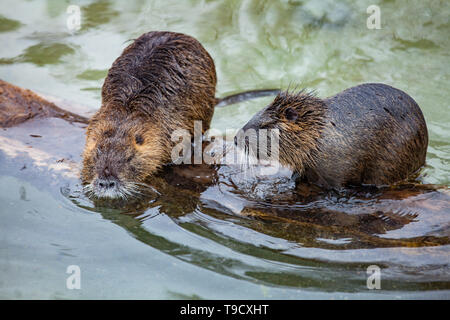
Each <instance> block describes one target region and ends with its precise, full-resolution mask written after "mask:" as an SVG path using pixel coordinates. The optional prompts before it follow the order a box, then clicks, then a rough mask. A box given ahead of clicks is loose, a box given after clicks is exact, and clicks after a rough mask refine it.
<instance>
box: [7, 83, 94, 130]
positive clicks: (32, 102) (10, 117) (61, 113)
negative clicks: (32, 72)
mask: <svg viewBox="0 0 450 320" xmlns="http://www.w3.org/2000/svg"><path fill="white" fill-rule="evenodd" d="M35 118H61V119H64V120H66V121H69V122H80V123H88V121H89V119H88V118H86V117H83V116H80V115H78V114H75V113H72V112H70V111H67V110H64V109H61V108H59V107H58V106H56V105H55V104H54V103H52V102H50V101H47V100H46V99H44V98H42V97H40V96H39V95H37V94H36V93H34V92H32V91H31V90H27V89H22V88H19V87H17V86H15V85H12V84H10V83H8V82H6V81H3V80H0V127H2V128H8V127H13V126H16V125H18V124H21V123H23V122H25V121H27V120H30V119H35Z"/></svg>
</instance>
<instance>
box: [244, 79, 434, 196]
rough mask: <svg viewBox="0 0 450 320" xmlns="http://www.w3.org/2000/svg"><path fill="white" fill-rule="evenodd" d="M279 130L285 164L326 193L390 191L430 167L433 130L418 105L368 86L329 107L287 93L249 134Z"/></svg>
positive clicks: (327, 103)
mask: <svg viewBox="0 0 450 320" xmlns="http://www.w3.org/2000/svg"><path fill="white" fill-rule="evenodd" d="M250 128H252V129H255V130H258V129H263V128H264V129H279V160H280V163H281V164H284V165H287V166H290V167H291V168H292V169H293V170H294V172H295V173H296V174H295V175H296V177H297V181H298V182H307V183H313V184H317V185H319V186H321V187H324V188H341V187H345V186H353V185H363V184H369V185H388V184H392V183H395V182H398V181H400V180H404V179H406V178H408V177H409V176H410V175H411V174H412V173H414V172H416V171H417V170H418V169H419V168H420V167H421V166H422V165H423V164H424V163H425V156H426V152H427V145H428V134H427V127H426V124H425V120H424V117H423V115H422V112H421V110H420V108H419V106H418V105H417V103H416V102H415V101H414V100H413V99H412V98H411V97H410V96H409V95H407V94H406V93H405V92H403V91H401V90H399V89H395V88H393V87H391V86H388V85H385V84H378V83H367V84H362V85H358V86H356V87H352V88H349V89H347V90H344V91H343V92H341V93H338V94H336V95H335V96H332V97H330V98H327V99H320V98H318V97H316V96H314V95H313V94H310V93H306V92H305V91H301V92H299V93H296V94H293V93H289V92H283V93H280V94H279V95H278V96H277V97H276V98H275V100H274V101H273V102H272V103H271V104H270V105H269V106H267V107H266V108H264V109H263V110H261V111H260V112H259V113H257V114H256V115H255V116H254V117H253V118H252V119H251V120H250V121H249V122H248V123H247V124H246V125H245V126H244V128H243V130H247V129H250Z"/></svg>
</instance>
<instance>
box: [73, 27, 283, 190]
mask: <svg viewBox="0 0 450 320" xmlns="http://www.w3.org/2000/svg"><path fill="white" fill-rule="evenodd" d="M215 88H216V71H215V66H214V61H213V59H212V58H211V57H210V55H209V54H208V52H207V51H206V50H205V49H204V48H203V46H202V45H201V44H200V43H199V42H198V41H197V40H196V39H194V38H192V37H190V36H187V35H184V34H181V33H173V32H149V33H145V34H143V35H142V36H140V37H139V38H138V39H136V40H135V41H134V42H133V43H132V44H131V45H129V46H128V47H127V48H126V49H125V50H124V51H123V53H122V54H121V56H120V57H119V58H117V59H116V61H115V62H114V63H113V65H112V67H111V68H110V70H109V72H108V75H107V77H106V79H105V82H104V84H103V87H102V106H101V108H100V110H99V111H98V112H97V113H96V114H95V115H94V116H93V118H92V119H91V121H90V123H89V126H88V129H87V133H86V135H87V137H86V146H85V150H84V153H83V169H82V172H81V179H82V181H83V184H84V185H85V189H86V190H87V191H88V193H89V194H90V195H91V196H94V197H98V198H118V197H119V198H127V197H128V196H130V195H133V194H135V193H136V192H138V191H137V190H138V189H139V186H142V187H145V184H144V183H143V182H144V180H145V179H146V178H147V177H149V176H150V175H152V174H154V173H156V172H157V171H158V170H159V169H160V168H161V167H162V166H163V165H165V164H169V163H170V162H171V150H172V147H173V146H174V145H175V143H174V142H173V141H171V134H172V132H173V131H174V130H176V129H178V130H187V131H188V132H189V133H190V134H191V136H193V132H194V121H202V133H204V132H205V131H206V130H207V129H208V128H209V125H210V122H211V118H212V116H213V112H214V107H215V105H217V104H219V105H221V106H223V105H226V104H230V103H234V102H237V101H240V100H243V99H245V98H248V97H247V96H246V95H245V94H246V93H244V94H237V95H233V96H230V97H227V98H224V99H216V98H215ZM278 91H279V90H259V91H254V92H253V97H260V96H266V95H271V94H274V93H278Z"/></svg>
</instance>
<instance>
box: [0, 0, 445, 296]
mask: <svg viewBox="0 0 450 320" xmlns="http://www.w3.org/2000/svg"><path fill="white" fill-rule="evenodd" d="M70 4H78V5H79V6H80V8H81V14H82V24H81V29H80V30H79V31H76V32H69V30H68V29H67V24H66V20H67V18H68V14H67V12H66V9H67V6H68V5H70ZM371 4H373V1H341V2H335V1H175V0H174V1H137V0H136V1H80V2H77V1H72V2H68V1H51V0H48V1H33V2H31V1H2V6H1V7H0V43H1V46H0V78H1V79H3V80H6V81H9V82H11V83H14V84H17V85H19V86H22V87H26V88H30V89H32V90H35V91H37V92H40V93H42V94H44V95H49V96H53V97H56V98H57V99H59V100H58V102H59V103H60V104H61V105H63V106H66V107H70V108H71V109H72V110H73V111H75V112H79V113H82V114H85V115H91V114H92V113H93V112H95V111H96V110H97V109H98V108H99V105H100V88H101V85H102V83H103V79H104V77H105V75H106V73H107V70H108V68H109V67H110V66H111V63H112V62H113V60H114V59H115V58H116V57H117V56H119V55H120V53H121V51H122V50H123V48H124V47H125V46H126V45H127V44H128V43H129V42H128V41H129V40H130V39H133V38H136V37H138V36H139V35H140V34H142V33H144V32H147V31H150V30H170V31H178V32H184V33H187V34H190V35H193V36H194V37H196V38H197V39H198V40H199V41H200V42H201V43H202V44H203V45H204V46H205V48H206V49H207V50H208V51H209V52H210V54H211V56H212V57H213V59H214V61H215V63H216V69H217V73H218V92H217V95H218V96H219V97H220V96H224V95H227V94H231V93H236V92H240V91H242V90H248V89H262V88H272V87H281V88H287V87H288V86H291V87H293V86H294V87H295V86H298V87H300V88H303V87H304V88H308V89H314V90H315V91H316V93H317V95H319V96H321V97H326V96H330V95H333V94H335V93H337V92H339V91H341V90H343V89H345V88H348V87H351V86H354V85H356V84H359V83H362V82H383V83H387V84H390V85H392V86H395V87H397V88H400V89H402V90H404V91H406V92H407V93H408V94H410V95H411V96H412V97H413V98H414V99H415V100H416V101H417V102H418V104H419V105H420V107H421V108H422V110H423V113H424V116H425V118H426V121H427V124H428V130H429V136H430V144H429V148H428V155H427V165H426V167H425V168H424V169H423V170H422V171H421V173H420V175H419V177H418V178H417V180H418V181H419V182H421V183H423V184H425V185H430V184H434V185H436V186H437V188H438V191H430V190H428V189H427V187H420V186H415V187H411V186H398V187H396V188H389V189H384V190H377V191H376V192H373V190H357V191H354V192H352V193H348V194H344V195H332V194H331V195H322V194H320V193H315V192H312V193H311V192H310V191H308V190H305V192H300V193H298V194H297V193H294V192H293V183H292V181H291V180H289V178H288V177H289V174H288V173H287V174H284V175H283V174H280V175H278V176H277V177H272V178H270V179H264V178H254V177H252V178H249V180H248V181H247V183H245V184H241V185H240V184H239V182H242V176H239V175H240V174H241V173H240V172H239V170H237V169H236V168H232V167H222V168H219V169H218V170H216V171H214V172H212V174H213V175H215V176H217V177H218V180H217V181H219V182H218V183H202V184H196V183H192V181H191V180H189V179H185V178H183V177H184V176H185V175H183V174H182V172H181V175H180V172H178V173H177V172H169V171H168V172H167V174H165V175H164V176H163V178H161V179H160V180H158V181H155V186H156V188H157V189H158V191H159V193H160V194H159V196H157V197H153V198H150V199H146V200H145V201H141V202H139V203H134V204H128V205H118V206H115V208H111V207H110V206H105V205H104V204H101V203H93V202H91V201H90V200H88V199H86V198H85V197H84V196H83V195H82V194H81V192H80V186H79V181H78V179H77V168H78V165H79V161H80V154H81V151H82V148H83V144H84V140H83V139H84V136H83V135H84V129H83V127H81V126H77V125H70V124H68V123H65V122H64V121H62V120H55V119H47V120H37V121H33V122H28V123H25V124H23V125H21V126H19V127H17V128H11V129H7V130H2V131H1V132H0V221H1V222H0V271H1V272H0V297H2V298H194V299H201V298H214V299H218V298H239V299H247V298H277V299H303V298H304V299H308V298H324V299H330V298H375V299H377V298H441V299H442V298H447V299H448V298H449V297H450V267H449V252H450V245H449V236H450V205H449V203H450V202H449V199H450V194H449V191H448V188H446V187H445V186H446V185H448V184H449V183H450V178H449V173H450V167H449V162H450V143H449V139H450V129H449V126H448V124H449V123H450V112H449V111H450V110H449V109H450V107H449V102H448V101H449V94H448V88H449V87H450V59H449V58H450V57H449V52H450V38H449V37H448V35H449V34H450V24H449V20H448V17H449V15H450V5H449V3H448V2H446V1H429V2H425V1H395V2H393V1H376V4H377V5H378V6H379V7H380V8H381V26H382V28H381V29H380V30H370V29H368V28H367V27H366V19H367V17H368V14H367V13H366V9H367V7H368V6H369V5H371ZM269 102H270V98H264V99H258V100H254V101H250V102H245V103H241V104H237V105H234V106H230V107H226V108H222V109H218V110H217V111H216V113H215V116H214V119H213V124H212V126H213V127H215V128H217V129H219V130H222V131H225V130H226V129H227V128H239V127H241V126H242V125H243V124H244V123H245V122H247V121H248V119H250V118H251V116H252V115H253V114H254V113H255V112H257V111H258V110H259V109H261V108H262V107H263V106H264V105H266V104H267V103H269ZM30 134H33V135H34V137H32V136H30ZM36 135H38V136H40V137H36ZM185 170H187V172H188V173H190V174H192V173H194V175H195V171H194V172H191V171H190V170H191V169H189V168H186V169H185ZM236 186H238V187H236ZM69 265H78V266H79V267H80V269H81V283H82V284H81V285H82V287H81V289H80V290H68V289H67V288H66V279H67V277H68V276H69V275H68V274H67V273H66V268H67V266H69ZM370 265H377V266H379V267H380V269H381V289H380V290H369V289H368V288H367V285H366V280H367V277H368V275H367V273H366V270H367V267H368V266H370Z"/></svg>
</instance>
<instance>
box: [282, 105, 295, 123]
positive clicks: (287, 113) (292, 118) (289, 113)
mask: <svg viewBox="0 0 450 320" xmlns="http://www.w3.org/2000/svg"><path fill="white" fill-rule="evenodd" d="M284 115H285V117H286V119H288V120H289V121H295V120H297V118H298V113H297V111H296V110H294V109H292V108H287V109H286V110H285V111H284Z"/></svg>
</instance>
